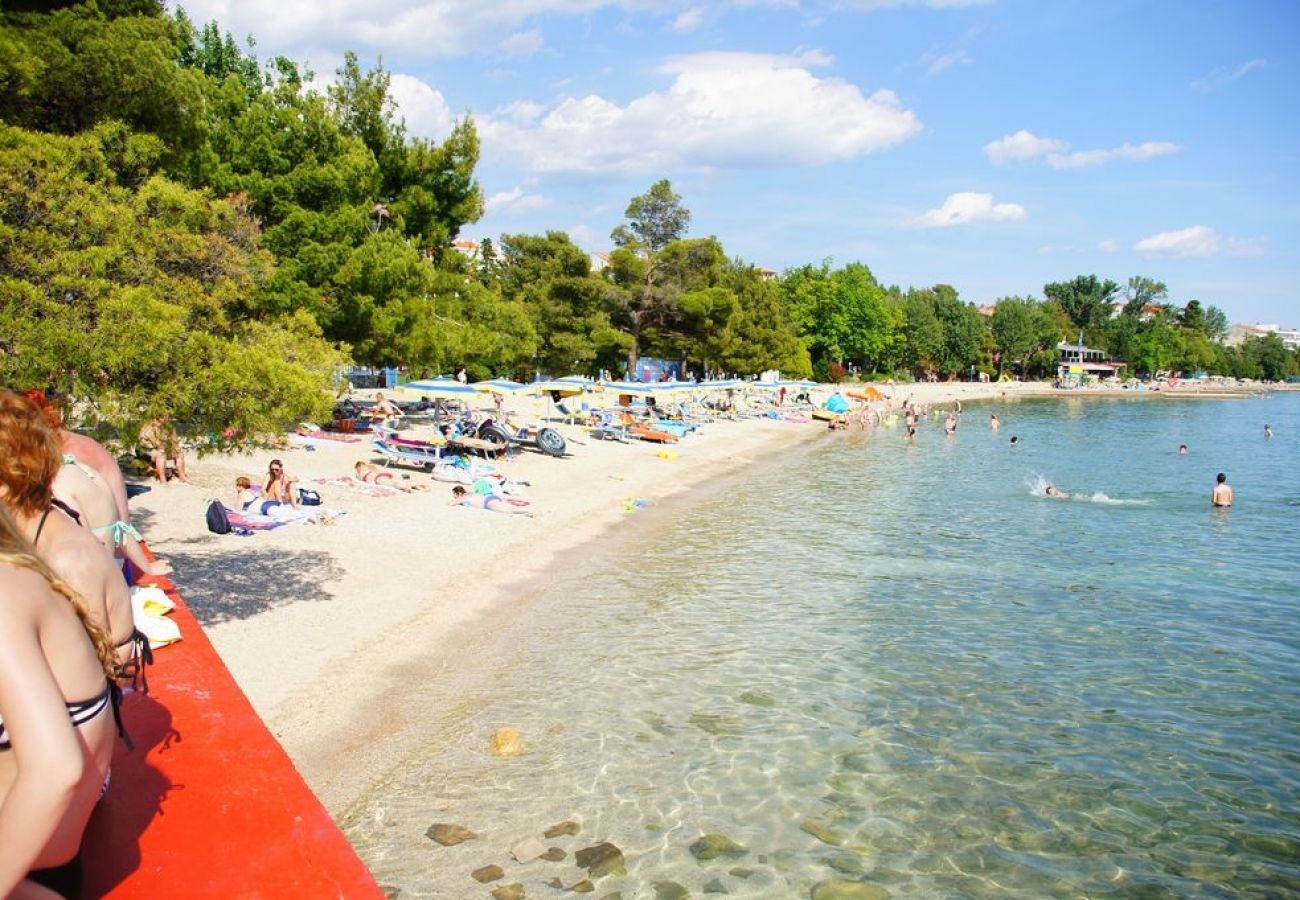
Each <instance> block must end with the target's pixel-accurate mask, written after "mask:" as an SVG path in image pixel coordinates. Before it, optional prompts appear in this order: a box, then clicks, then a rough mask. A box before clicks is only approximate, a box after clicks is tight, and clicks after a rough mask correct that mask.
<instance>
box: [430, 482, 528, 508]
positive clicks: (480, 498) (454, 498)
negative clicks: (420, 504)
mask: <svg viewBox="0 0 1300 900" xmlns="http://www.w3.org/2000/svg"><path fill="white" fill-rule="evenodd" d="M448 505H449V506H465V507H469V508H471V509H472V508H474V507H476V506H477V507H479V508H480V509H486V510H487V511H489V512H499V513H506V514H507V515H511V516H531V515H532V513H531V512H529V511H528V510H526V509H524V508H523V507H522V506H516V505H515V504H513V503H511V502H510V501H509V500H507V499H506V498H505V497H502V496H501V495H499V494H474V493H471V492H469V491H467V490H466V489H465V488H464V487H463V486H462V485H459V484H458V485H456V486H455V487H453V488H452V489H451V503H449V504H448Z"/></svg>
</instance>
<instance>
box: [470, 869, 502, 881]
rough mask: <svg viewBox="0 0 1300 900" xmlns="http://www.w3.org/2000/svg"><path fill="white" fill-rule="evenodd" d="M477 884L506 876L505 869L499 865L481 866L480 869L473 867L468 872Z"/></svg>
mask: <svg viewBox="0 0 1300 900" xmlns="http://www.w3.org/2000/svg"><path fill="white" fill-rule="evenodd" d="M469 877H470V878H473V879H474V880H475V881H477V882H478V883H479V884H487V883H488V882H489V881H497V880H498V879H501V878H505V877H506V870H505V869H503V868H501V867H500V866H483V867H482V868H481V869H475V870H474V871H473V872H470V873H469Z"/></svg>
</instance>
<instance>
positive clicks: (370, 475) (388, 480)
mask: <svg viewBox="0 0 1300 900" xmlns="http://www.w3.org/2000/svg"><path fill="white" fill-rule="evenodd" d="M352 468H353V469H354V470H355V471H356V473H357V479H358V480H360V481H364V482H365V483H366V484H382V485H386V486H388V487H396V486H397V485H396V484H395V483H394V482H395V481H396V479H394V478H393V473H392V472H385V471H384V470H383V469H381V468H379V466H377V465H375V464H374V463H368V462H362V461H361V460H357V464H356V465H355V466H353V467H352Z"/></svg>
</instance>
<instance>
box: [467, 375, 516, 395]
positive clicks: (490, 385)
mask: <svg viewBox="0 0 1300 900" xmlns="http://www.w3.org/2000/svg"><path fill="white" fill-rule="evenodd" d="M470 387H472V388H474V390H476V391H480V392H482V393H484V394H504V395H506V396H509V395H510V394H518V393H521V392H523V391H526V390H528V385H526V384H520V383H519V382H518V381H511V380H510V379H509V378H490V379H488V380H487V381H476V382H474V383H473V384H472V385H470Z"/></svg>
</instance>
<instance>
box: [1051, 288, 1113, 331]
mask: <svg viewBox="0 0 1300 900" xmlns="http://www.w3.org/2000/svg"><path fill="white" fill-rule="evenodd" d="M1118 291H1119V285H1118V284H1116V283H1115V282H1113V281H1111V280H1110V279H1109V278H1108V279H1106V280H1104V281H1102V280H1099V279H1098V278H1097V276H1096V275H1079V276H1077V277H1076V278H1075V279H1074V280H1073V281H1063V282H1052V283H1050V284H1046V285H1044V286H1043V294H1044V296H1046V297H1047V298H1048V299H1049V300H1054V301H1056V302H1057V303H1059V304H1060V305H1061V308H1062V309H1063V310H1065V314H1066V315H1067V316H1069V317H1070V322H1071V323H1072V324H1073V325H1074V327H1075V328H1077V329H1079V330H1081V331H1084V332H1088V331H1089V330H1090V329H1093V328H1096V327H1100V326H1102V325H1104V324H1105V323H1106V322H1107V320H1109V319H1110V316H1111V312H1112V309H1111V301H1112V300H1113V299H1114V297H1115V294H1116V293H1117V292H1118Z"/></svg>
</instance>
